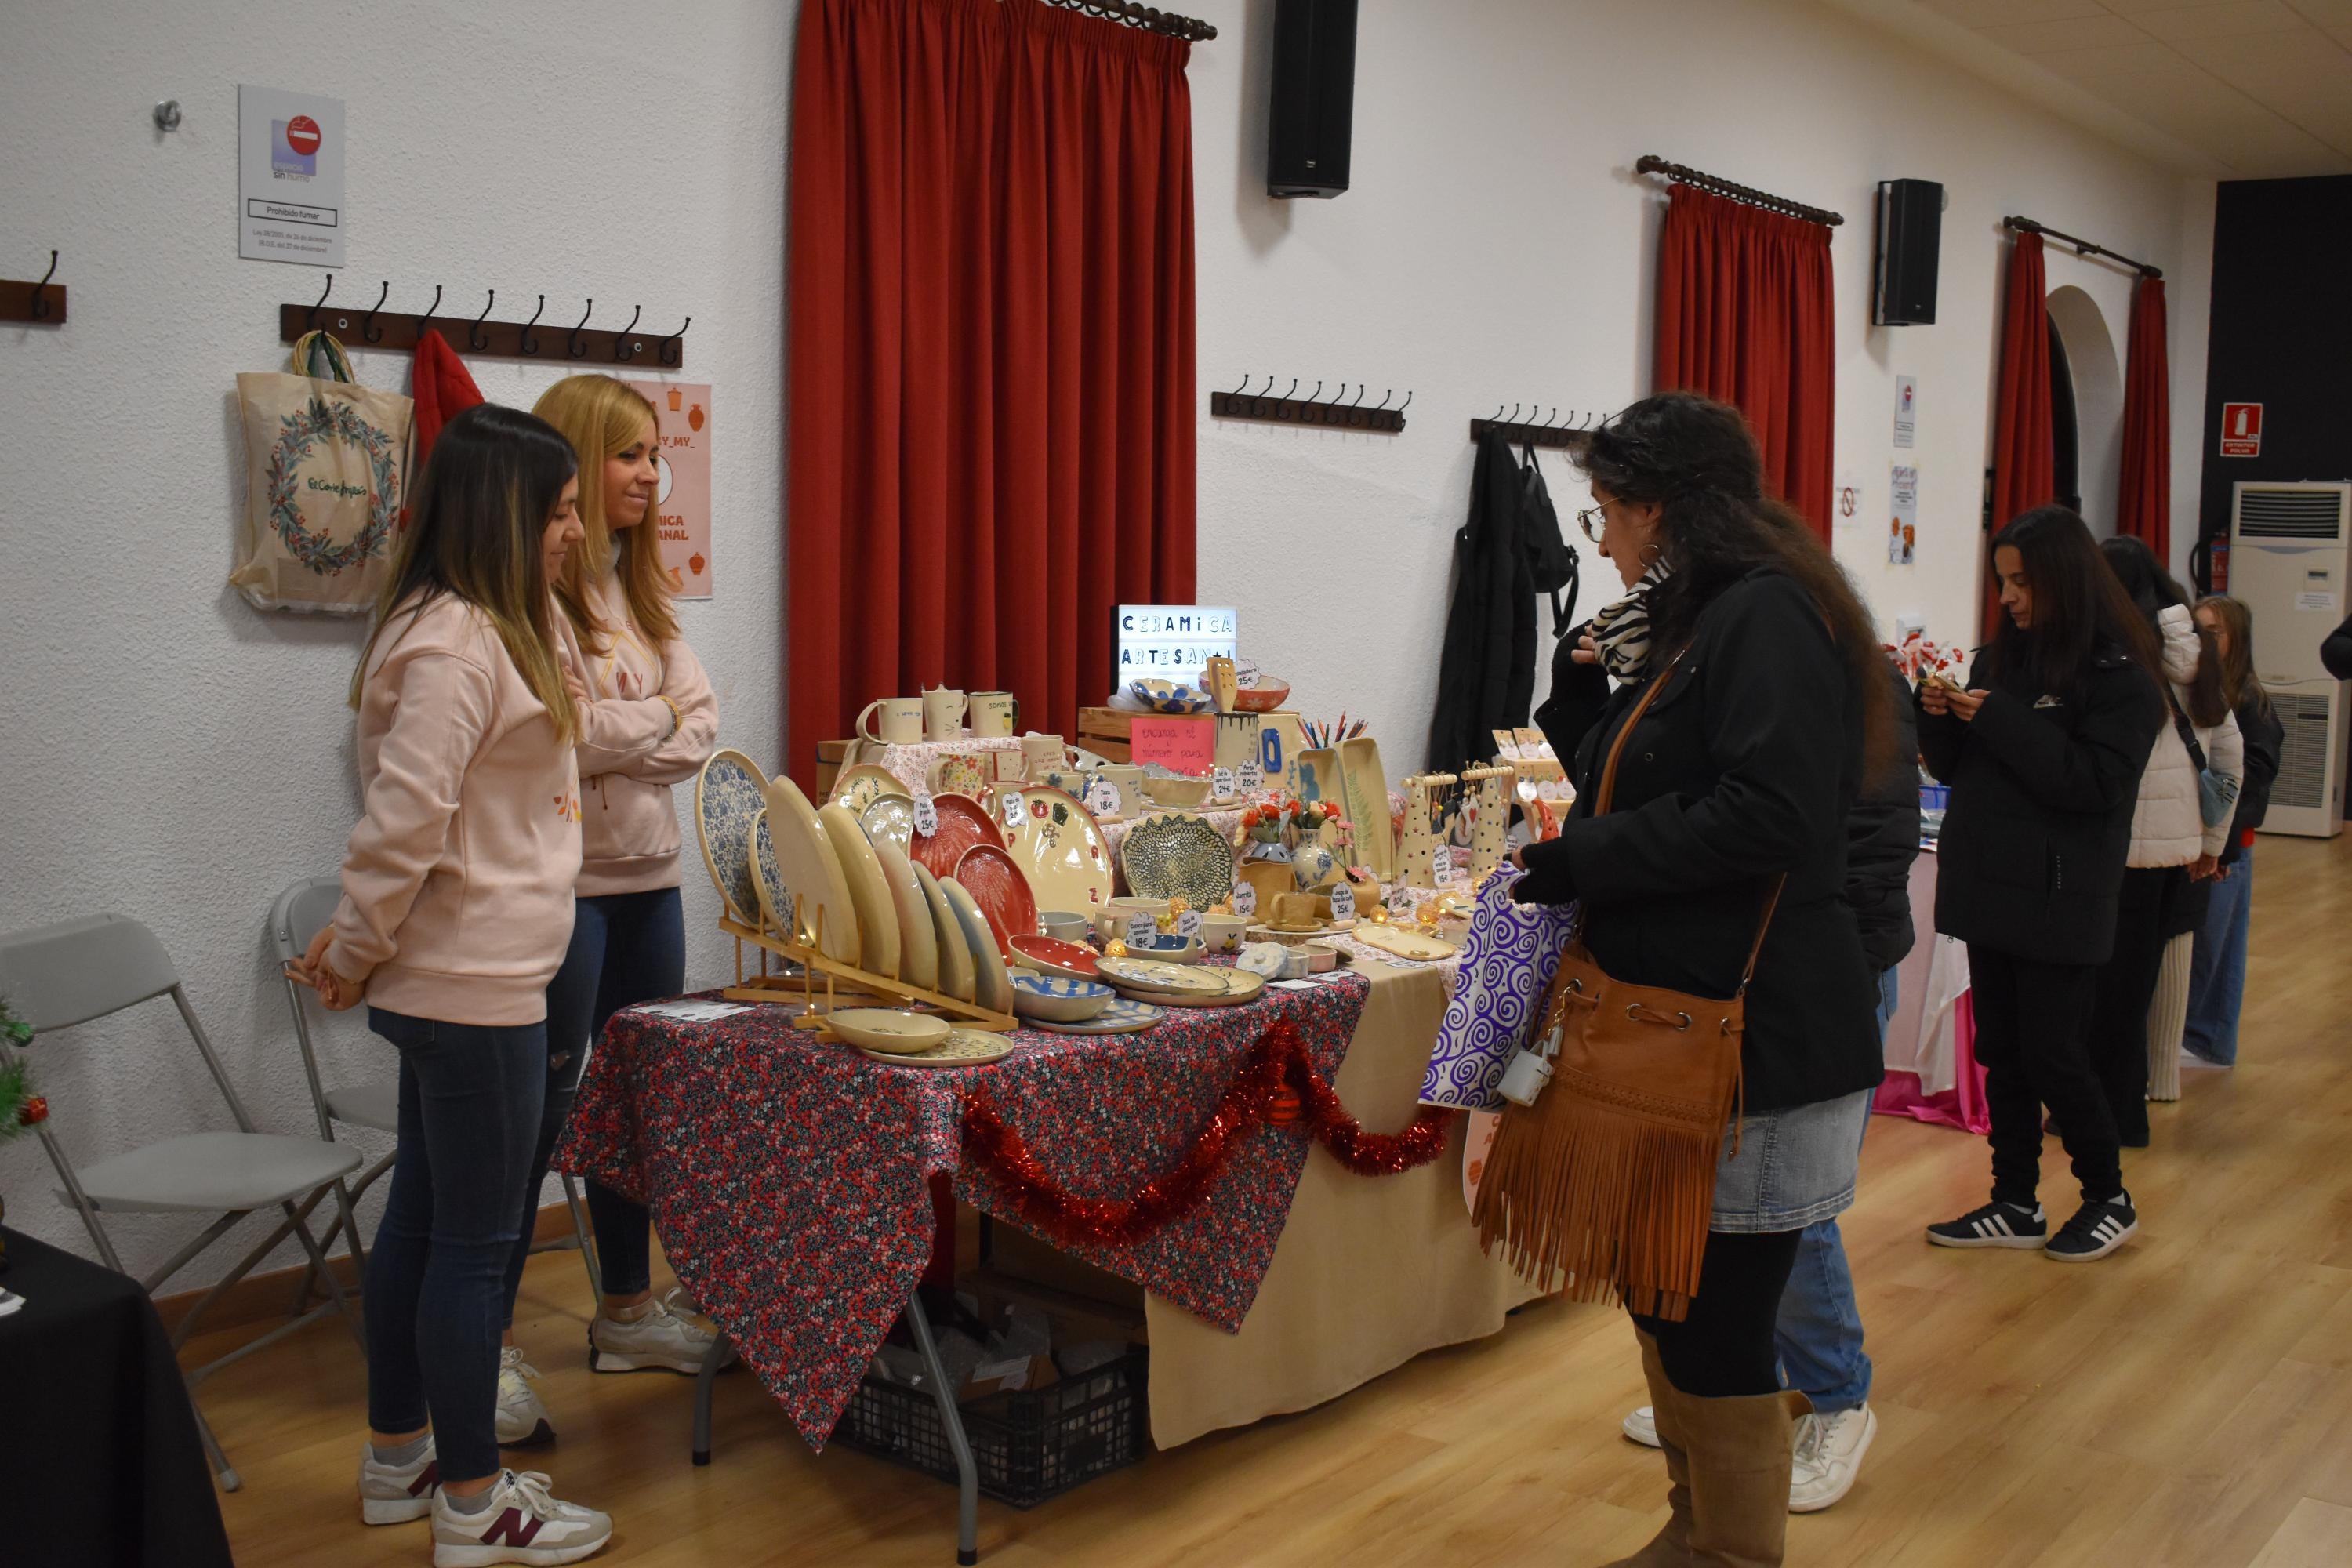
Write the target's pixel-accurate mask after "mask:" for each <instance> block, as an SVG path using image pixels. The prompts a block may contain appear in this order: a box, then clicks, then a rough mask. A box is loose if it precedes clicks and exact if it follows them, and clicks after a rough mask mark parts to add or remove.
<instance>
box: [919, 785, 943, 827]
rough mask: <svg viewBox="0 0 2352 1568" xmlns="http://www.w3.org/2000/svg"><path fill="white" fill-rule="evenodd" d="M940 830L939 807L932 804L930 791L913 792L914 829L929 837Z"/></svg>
mask: <svg viewBox="0 0 2352 1568" xmlns="http://www.w3.org/2000/svg"><path fill="white" fill-rule="evenodd" d="M939 830H940V808H939V807H938V806H937V805H934V804H932V801H931V792H930V791H929V790H927V789H919V790H917V791H916V792H915V831H916V832H918V833H919V834H921V835H922V836H923V837H926V838H929V837H932V836H933V835H934V834H936V833H938V832H939Z"/></svg>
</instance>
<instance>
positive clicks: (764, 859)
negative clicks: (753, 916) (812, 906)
mask: <svg viewBox="0 0 2352 1568" xmlns="http://www.w3.org/2000/svg"><path fill="white" fill-rule="evenodd" d="M751 882H752V885H753V886H754V887H756V888H758V889H759V890H760V915H761V920H760V924H761V929H762V930H765V931H779V932H781V933H782V934H783V935H784V936H785V937H786V938H788V939H794V940H797V937H798V933H797V932H795V931H793V929H792V922H793V890H792V889H791V888H790V887H788V886H787V885H786V884H785V882H784V874H783V872H782V871H781V870H779V869H777V868H776V839H775V835H774V834H773V833H772V832H771V831H770V830H769V827H768V808H767V807H766V806H764V805H763V806H761V808H760V815H759V816H755V817H753V818H752V819H751Z"/></svg>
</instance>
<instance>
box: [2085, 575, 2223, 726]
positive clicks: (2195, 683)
mask: <svg viewBox="0 0 2352 1568" xmlns="http://www.w3.org/2000/svg"><path fill="white" fill-rule="evenodd" d="M2099 553H2100V555H2102V556H2103V557H2105V560H2106V563H2107V570H2108V571H2110V572H2113V573H2114V574H2116V582H2118V583H2121V584H2123V585H2124V592H2125V593H2126V594H2128V595H2131V602H2132V607H2133V608H2134V609H2136V610H2137V611H2138V612H2139V613H2140V616H2141V618H2142V619H2144V620H2145V621H2147V625H2148V629H2149V630H2150V631H2152V632H2155V633H2156V635H2157V642H2158V647H2157V656H2158V658H2159V659H2161V658H2163V637H2164V633H2163V630H2162V628H2161V627H2160V626H2158V622H2157V616H2158V615H2159V614H2161V613H2162V612H2164V611H2166V610H2172V609H2182V610H2185V609H2187V608H2188V607H2189V590H2188V589H2186V588H2183V587H2182V586H2181V585H2180V584H2179V580H2178V579H2176V578H2175V577H2174V576H2173V575H2172V574H2171V573H2169V572H2167V571H2166V570H2165V569H2164V565H2163V563H2161V562H2159V561H2158V560H2157V558H2156V552H2155V551H2153V550H2150V549H2149V548H2148V547H2147V543H2146V542H2145V541H2142V540H2137V539H2134V538H2133V537H2131V535H2129V534H2127V533H2119V534H2116V536H2115V537H2114V538H2112V539H2103V540H2101V541H2099ZM2166 673H2167V674H2169V673H2170V672H2169V671H2167V672H2166ZM2183 684H2184V685H2185V686H2186V688H2187V689H2188V692H2189V718H2190V719H2191V720H2193V721H2195V722H2196V723H2197V724H2198V725H2199V726H2200V727H2201V728H2203V729H2207V730H2210V729H2211V728H2212V727H2213V726H2214V725H2216V724H2219V723H2220V722H2221V721H2222V720H2224V719H2226V718H2228V717H2229V715H2230V700H2229V698H2228V697H2227V696H2226V695H2225V694H2224V693H2223V691H2222V689H2221V658H2219V657H2218V656H2217V655H2216V654H2215V653H2214V651H2213V640H2212V639H2211V638H2210V637H2207V636H2206V635H2205V628H2204V627H2202V626H2199V627H2198V628H2197V671H2196V673H2195V674H2193V675H2191V676H2190V677H2189V679H2188V680H2187V681H2185V682H2184V683H2183Z"/></svg>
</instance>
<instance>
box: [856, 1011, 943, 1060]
mask: <svg viewBox="0 0 2352 1568" xmlns="http://www.w3.org/2000/svg"><path fill="white" fill-rule="evenodd" d="M825 1024H826V1026H828V1027H830V1028H831V1029H832V1030H833V1032H834V1033H835V1034H836V1035H839V1036H840V1037H842V1038H843V1039H845V1040H847V1041H848V1042H849V1043H850V1044H851V1045H853V1046H856V1047H857V1048H858V1049H860V1050H862V1051H868V1052H872V1051H883V1052H887V1053H888V1054H890V1055H892V1056H903V1055H905V1054H906V1053H908V1052H909V1051H927V1050H929V1049H930V1048H931V1047H933V1046H936V1045H939V1044H940V1042H942V1041H944V1040H945V1039H946V1038H947V1037H948V1036H949V1035H950V1033H951V1032H952V1031H951V1030H950V1027H949V1026H948V1021H947V1020H946V1019H945V1018H941V1017H938V1016H934V1015H932V1014H929V1013H910V1012H908V1011H906V1010H905V1009H903V1008H898V1007H847V1008H844V1009H843V1010H841V1011H840V1012H837V1013H835V1014H832V1015H830V1016H828V1017H826V1019H825Z"/></svg>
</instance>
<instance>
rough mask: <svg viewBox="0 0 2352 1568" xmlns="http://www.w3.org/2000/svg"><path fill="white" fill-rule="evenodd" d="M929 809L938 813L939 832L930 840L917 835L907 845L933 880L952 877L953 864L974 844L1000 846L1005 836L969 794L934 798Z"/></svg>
mask: <svg viewBox="0 0 2352 1568" xmlns="http://www.w3.org/2000/svg"><path fill="white" fill-rule="evenodd" d="M931 807H932V809H933V810H935V811H937V812H938V813H939V814H940V830H939V831H938V832H937V833H934V834H932V835H931V836H930V837H929V838H926V837H923V836H922V835H921V834H919V833H918V834H916V835H915V836H914V837H913V838H911V839H909V840H908V844H907V853H908V857H909V858H911V859H914V860H916V861H918V862H919V863H921V864H922V865H925V866H929V868H931V875H932V876H934V877H952V876H954V875H955V868H956V862H957V861H959V860H961V859H962V858H963V852H964V851H965V850H967V849H969V848H971V847H972V846H973V845H975V844H994V845H996V846H998V847H1003V843H1004V836H1003V834H1001V833H999V832H998V831H997V830H996V824H995V823H994V822H993V821H992V820H991V818H990V817H989V815H988V809H987V807H985V806H983V805H981V804H980V802H978V801H976V800H973V799H972V798H971V796H969V795H933V796H932V797H931Z"/></svg>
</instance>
